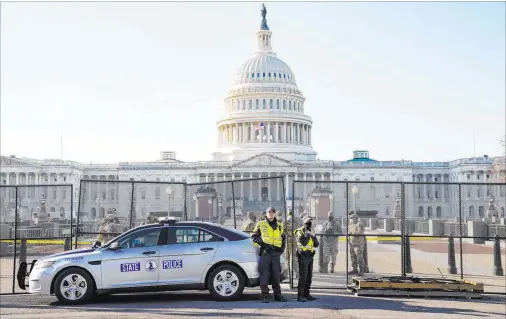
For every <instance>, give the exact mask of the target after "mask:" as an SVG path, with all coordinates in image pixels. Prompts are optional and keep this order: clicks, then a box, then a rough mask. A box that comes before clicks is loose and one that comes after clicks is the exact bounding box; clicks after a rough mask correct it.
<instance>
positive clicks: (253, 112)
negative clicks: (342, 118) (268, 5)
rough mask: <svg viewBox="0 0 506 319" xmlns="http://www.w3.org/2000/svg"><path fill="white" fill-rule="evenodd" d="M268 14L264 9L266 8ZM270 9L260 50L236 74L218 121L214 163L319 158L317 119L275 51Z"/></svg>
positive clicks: (260, 36) (260, 33) (260, 37)
mask: <svg viewBox="0 0 506 319" xmlns="http://www.w3.org/2000/svg"><path fill="white" fill-rule="evenodd" d="M264 10H265V7H264ZM265 14H266V11H263V12H262V16H263V20H262V24H261V27H260V30H259V31H258V32H257V51H256V52H255V54H254V55H253V56H252V57H251V58H249V59H248V60H247V61H246V62H245V63H244V64H243V65H242V66H241V67H240V68H239V70H238V71H237V74H236V77H235V82H234V84H233V86H232V88H231V89H230V90H229V93H228V95H227V97H226V98H225V117H224V118H222V119H221V120H220V121H218V123H217V126H218V150H217V151H216V152H215V153H214V154H213V156H214V160H216V161H234V160H243V159H246V158H249V157H251V156H254V155H257V154H261V153H271V154H275V155H277V156H279V157H281V158H284V159H287V160H315V159H316V154H317V153H316V152H315V151H314V150H313V148H312V146H311V127H312V124H313V121H312V119H311V117H310V116H308V115H306V114H304V102H305V98H304V96H303V95H302V92H301V91H300V90H299V88H298V87H297V83H296V81H295V76H294V74H293V72H292V70H291V69H290V67H289V66H288V65H287V64H286V63H285V62H283V61H282V60H281V59H279V58H278V57H277V55H276V53H275V52H274V51H273V50H272V46H271V40H272V32H271V31H270V30H269V27H268V25H267V20H266V19H265Z"/></svg>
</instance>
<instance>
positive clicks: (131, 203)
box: [129, 182, 170, 229]
mask: <svg viewBox="0 0 506 319" xmlns="http://www.w3.org/2000/svg"><path fill="white" fill-rule="evenodd" d="M134 192H135V183H134V182H132V196H130V218H129V219H130V229H132V226H133V220H132V217H133V215H134V198H135V197H134ZM169 196H170V195H169ZM169 215H170V206H169Z"/></svg>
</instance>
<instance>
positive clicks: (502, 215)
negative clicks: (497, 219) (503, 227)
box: [501, 207, 506, 217]
mask: <svg viewBox="0 0 506 319" xmlns="http://www.w3.org/2000/svg"><path fill="white" fill-rule="evenodd" d="M501 217H506V216H504V207H501Z"/></svg>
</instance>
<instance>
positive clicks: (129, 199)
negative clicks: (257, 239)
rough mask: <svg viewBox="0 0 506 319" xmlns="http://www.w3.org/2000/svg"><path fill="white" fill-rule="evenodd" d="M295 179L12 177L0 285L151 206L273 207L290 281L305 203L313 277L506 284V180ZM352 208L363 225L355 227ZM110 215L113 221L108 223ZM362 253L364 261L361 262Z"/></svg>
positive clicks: (252, 212) (242, 211)
mask: <svg viewBox="0 0 506 319" xmlns="http://www.w3.org/2000/svg"><path fill="white" fill-rule="evenodd" d="M285 182H286V181H285V176H277V177H266V178H251V179H239V180H227V181H213V182H206V183H195V184H190V183H176V182H147V181H109V180H81V182H80V187H79V196H78V197H74V196H73V192H74V190H73V186H72V185H71V184H68V185H16V186H5V185H2V186H0V205H1V207H0V245H1V246H0V258H1V261H2V263H1V267H2V269H1V270H2V271H1V274H2V275H1V277H0V278H1V290H0V293H3V294H5V293H20V292H25V291H23V290H20V289H18V288H17V284H16V282H15V274H16V272H17V267H18V266H19V263H20V261H24V260H26V259H28V261H30V260H32V259H38V258H40V257H41V256H45V255H50V254H53V253H57V252H60V251H64V250H68V249H72V248H78V247H83V246H89V245H91V244H92V243H93V242H94V241H95V240H101V241H102V242H103V241H106V240H108V239H110V238H112V237H113V236H115V235H118V234H120V233H122V232H124V231H125V230H128V229H130V228H132V227H136V226H138V225H140V224H142V223H144V222H146V219H147V217H148V216H149V214H150V213H152V214H154V215H155V216H156V217H162V216H173V217H176V218H180V219H181V220H204V221H211V222H214V223H219V224H222V225H224V226H227V227H232V228H236V229H241V230H243V231H245V232H251V231H252V229H253V227H254V225H255V224H256V222H258V220H259V219H260V217H261V214H262V213H263V212H264V211H265V210H266V208H267V207H269V206H271V207H274V208H276V210H277V211H278V218H279V219H281V220H282V221H284V222H285V223H286V226H287V230H288V234H289V235H290V236H289V240H290V244H289V245H288V249H287V250H286V252H285V258H286V259H287V260H288V262H289V265H290V267H289V268H290V283H291V286H292V287H297V268H298V266H297V260H296V258H295V254H294V252H295V250H296V249H295V246H296V245H295V239H294V237H293V236H292V232H293V230H294V229H295V228H297V227H300V226H302V217H303V216H301V214H305V215H306V216H311V217H312V218H313V221H314V225H315V226H316V229H315V232H316V235H317V236H318V238H319V241H320V247H319V248H318V249H317V252H316V255H315V263H314V268H313V270H314V271H313V287H314V288H329V289H344V288H346V286H347V285H348V284H349V283H351V277H352V276H357V275H358V274H356V273H350V271H353V270H355V268H357V269H356V270H357V272H358V271H362V272H364V276H380V275H381V276H383V275H386V276H389V275H392V276H395V275H402V276H406V275H408V276H409V275H416V276H428V277H431V276H432V277H439V278H441V277H445V278H461V279H463V278H465V279H469V280H472V281H479V282H483V283H484V284H485V287H486V290H487V291H488V292H503V293H504V291H505V289H506V287H505V284H504V282H505V280H504V269H505V268H506V265H505V262H506V250H505V248H506V225H505V219H504V218H505V216H504V209H505V207H504V206H506V184H504V183H503V184H484V183H480V184H471V183H465V184H458V183H435V184H431V183H413V182H374V181H370V182H363V181H353V182H351V181H349V182H347V181H342V182H337V181H298V180H296V181H293V183H292V184H291V185H290V186H291V191H290V192H287V190H286V189H285V185H286V184H285ZM286 193H290V197H289V198H286V197H285V194H286ZM490 198H495V199H494V201H492V202H489V199H490ZM289 208H290V209H292V210H293V217H288V215H287V211H288V209H289ZM329 212H332V214H331V215H332V216H333V217H334V221H333V222H332V223H328V219H329V218H328V213H329ZM354 212H356V213H357V215H358V216H359V219H360V222H361V223H362V224H363V226H364V232H363V233H356V232H355V231H353V230H352V229H351V228H352V227H351V226H350V225H351V221H350V217H349V214H350V213H354ZM109 217H110V218H113V220H114V221H113V222H111V223H103V221H104V219H107V218H109ZM110 224H113V226H114V227H112V228H111V225H110ZM355 228H356V227H355ZM359 238H363V240H357V239H359ZM360 257H362V258H360ZM352 259H353V260H358V263H360V261H361V260H363V261H364V263H363V264H362V265H361V266H362V267H360V265H358V266H357V267H354V262H353V260H352ZM501 274H502V277H501Z"/></svg>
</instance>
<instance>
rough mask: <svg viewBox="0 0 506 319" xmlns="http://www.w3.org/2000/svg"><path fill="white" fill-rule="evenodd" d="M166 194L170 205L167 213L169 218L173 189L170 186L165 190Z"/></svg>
mask: <svg viewBox="0 0 506 319" xmlns="http://www.w3.org/2000/svg"><path fill="white" fill-rule="evenodd" d="M165 193H167V195H168V200H167V201H168V204H169V208H168V213H167V215H168V216H167V217H170V195H171V194H172V188H171V187H170V186H167V188H166V189H165Z"/></svg>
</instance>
